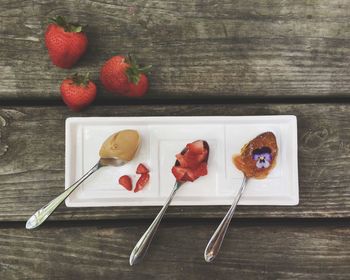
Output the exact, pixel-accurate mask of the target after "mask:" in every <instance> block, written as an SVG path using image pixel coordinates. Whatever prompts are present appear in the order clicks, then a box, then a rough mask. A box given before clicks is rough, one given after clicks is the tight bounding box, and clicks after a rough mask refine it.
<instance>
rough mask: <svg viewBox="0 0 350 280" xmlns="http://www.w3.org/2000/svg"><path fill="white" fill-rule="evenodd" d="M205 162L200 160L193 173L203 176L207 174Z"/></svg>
mask: <svg viewBox="0 0 350 280" xmlns="http://www.w3.org/2000/svg"><path fill="white" fill-rule="evenodd" d="M207 166H208V165H207V164H206V163H205V162H202V163H201V164H200V165H199V166H198V167H197V169H196V171H195V173H196V176H198V177H200V176H205V175H207V174H208V169H207Z"/></svg>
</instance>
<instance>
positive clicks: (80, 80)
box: [69, 72, 90, 87]
mask: <svg viewBox="0 0 350 280" xmlns="http://www.w3.org/2000/svg"><path fill="white" fill-rule="evenodd" d="M69 78H70V79H71V80H72V81H73V83H74V84H75V85H78V86H84V87H86V86H87V85H88V84H89V82H90V73H89V72H88V73H86V74H85V75H80V74H78V73H75V74H74V75H72V76H70V77H69Z"/></svg>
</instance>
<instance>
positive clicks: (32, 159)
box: [0, 104, 350, 221]
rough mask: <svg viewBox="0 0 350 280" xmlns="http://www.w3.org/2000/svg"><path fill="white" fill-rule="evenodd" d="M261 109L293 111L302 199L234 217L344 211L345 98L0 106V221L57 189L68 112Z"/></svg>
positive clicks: (104, 215)
mask: <svg viewBox="0 0 350 280" xmlns="http://www.w3.org/2000/svg"><path fill="white" fill-rule="evenodd" d="M222 114H224V115H254V114H256V115H264V114H295V115H297V117H298V134H299V136H298V137H299V177H300V205H299V206H298V207H267V206H266V207H254V206H249V207H248V206H247V207H243V206H242V207H239V209H238V211H237V215H236V216H237V217H349V216H350V188H349V183H350V175H349V172H348V171H349V170H350V160H349V159H350V158H349V157H350V153H349V151H350V128H349V119H350V105H341V104H294V105H281V104H272V105H268V104H258V105H236V106H235V105H214V104H208V105H173V106H165V105H157V106H145V105H137V106H111V107H92V108H90V109H88V110H87V111H85V112H84V113H79V114H72V113H71V112H69V111H68V109H67V108H66V107H32V108H27V107H18V108H3V109H0V120H1V121H0V124H2V125H0V133H1V139H0V151H1V152H0V190H1V196H0V220H9V221H11V220H13V221H17V220H19V221H23V220H26V219H27V218H28V217H29V215H30V214H32V212H33V211H34V210H35V209H37V208H39V207H41V206H42V205H44V204H45V203H47V202H48V201H49V200H50V199H52V198H53V197H55V196H56V195H57V194H58V193H60V192H61V191H62V190H63V185H64V147H65V143H64V121H65V118H66V117H68V116H72V115H75V116H144V115H148V116H150V115H153V116H161V115H192V116H196V115H222ZM158 210H159V207H145V208H139V207H134V208H130V207H126V208H125V207H124V208H123V207H120V208H118V207H114V208H94V209H91V208H90V209H87V208H80V209H79V208H66V207H64V206H62V207H60V208H59V209H58V210H57V212H55V214H54V215H53V216H52V217H51V218H50V219H58V220H61V219H64V220H71V219H116V218H146V217H148V218H151V217H154V216H155V214H156V213H157V211H158ZM226 210H227V207H226V206H224V207H218V206H215V207H214V206H213V207H170V209H169V210H168V214H167V217H181V218H183V217H187V218H189V217H203V218H210V217H222V216H223V215H224V213H225V212H226Z"/></svg>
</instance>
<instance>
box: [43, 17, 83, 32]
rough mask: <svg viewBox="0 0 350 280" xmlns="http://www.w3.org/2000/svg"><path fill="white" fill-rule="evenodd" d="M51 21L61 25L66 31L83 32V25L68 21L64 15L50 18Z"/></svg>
mask: <svg viewBox="0 0 350 280" xmlns="http://www.w3.org/2000/svg"><path fill="white" fill-rule="evenodd" d="M49 20H50V22H51V23H54V24H57V25H58V26H61V27H62V28H63V29H64V31H66V32H76V33H79V32H82V31H83V27H82V26H81V25H79V24H77V23H71V22H67V21H66V20H65V18H64V17H62V16H57V17H53V18H50V19H49Z"/></svg>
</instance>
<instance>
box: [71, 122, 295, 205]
mask: <svg viewBox="0 0 350 280" xmlns="http://www.w3.org/2000/svg"><path fill="white" fill-rule="evenodd" d="M122 129H136V130H138V131H139V133H140V134H141V137H142V146H141V148H140V150H139V153H138V154H137V156H136V158H135V159H134V160H133V161H132V162H130V163H128V164H127V165H125V166H123V167H104V168H102V169H100V170H99V171H97V172H96V173H95V174H93V175H92V176H91V177H90V178H89V179H87V180H86V181H85V182H84V183H83V184H82V185H81V186H80V187H79V188H78V189H77V190H76V191H75V192H74V193H73V194H72V195H71V196H70V197H69V198H68V199H67V200H66V205H67V206H68V207H96V206H151V205H163V203H164V202H165V199H166V197H167V196H168V194H169V193H170V190H171V189H172V187H173V185H174V182H175V179H174V177H173V175H172V173H171V167H172V166H173V164H174V162H175V154H177V153H179V152H180V151H181V150H182V149H183V148H184V147H185V145H186V144H187V143H189V142H192V141H195V140H198V139H203V140H206V141H207V142H208V143H209V146H210V155H209V161H208V172H209V174H208V175H207V176H204V177H201V178H199V179H198V180H197V181H195V182H194V183H191V182H188V183H186V184H184V185H183V186H182V187H181V189H180V190H179V191H178V192H177V194H176V196H175V198H174V200H173V202H172V205H230V204H231V203H232V200H233V197H234V195H235V193H236V192H237V190H238V187H239V186H240V183H241V180H242V173H241V172H240V171H239V170H237V169H236V168H235V167H234V166H233V164H232V155H233V154H238V153H239V152H240V149H241V147H242V146H243V145H244V144H245V143H247V142H249V141H250V140H251V139H253V138H254V137H255V136H257V135H258V134H260V133H262V132H265V131H272V132H273V133H274V134H275V135H276V137H277V141H278V146H279V155H278V158H277V164H276V167H275V168H274V169H273V171H272V172H271V173H270V174H269V176H268V177H267V178H266V179H263V180H256V179H250V180H249V182H248V186H247V189H246V192H245V193H244V194H243V196H242V198H241V200H240V202H239V204H241V205H297V204H298V202H299V194H298V154H297V153H298V145H297V120H296V117H295V116H242V117H93V118H69V119H67V120H66V180H65V187H66V188H67V187H69V186H70V185H71V184H72V183H73V182H75V181H76V180H77V179H79V178H80V177H81V176H82V175H83V174H84V173H85V172H87V171H88V170H89V169H90V168H91V167H92V166H93V165H94V164H95V163H96V162H97V161H98V159H99V157H98V151H99V149H100V146H101V144H102V143H103V141H104V140H105V139H106V138H107V137H108V136H109V135H111V134H113V133H115V132H117V131H119V130H122ZM139 163H145V164H146V165H147V166H148V167H149V168H150V176H151V179H150V181H149V184H148V185H147V186H146V187H145V188H144V189H143V190H142V191H140V192H138V193H134V192H129V191H127V190H125V189H124V188H122V187H121V186H119V184H118V178H119V177H120V176H122V175H125V174H127V175H130V176H131V177H132V179H133V182H134V184H135V183H136V181H137V178H138V176H136V174H135V170H136V167H137V165H138V164H139Z"/></svg>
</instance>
